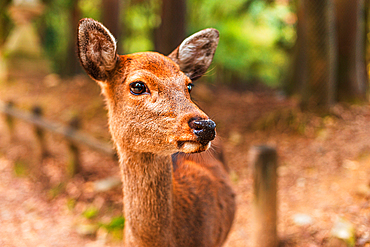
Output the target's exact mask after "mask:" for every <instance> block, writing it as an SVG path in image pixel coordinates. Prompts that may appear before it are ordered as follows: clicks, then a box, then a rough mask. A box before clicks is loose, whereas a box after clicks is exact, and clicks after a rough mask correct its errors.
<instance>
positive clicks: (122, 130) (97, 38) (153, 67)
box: [77, 18, 236, 247]
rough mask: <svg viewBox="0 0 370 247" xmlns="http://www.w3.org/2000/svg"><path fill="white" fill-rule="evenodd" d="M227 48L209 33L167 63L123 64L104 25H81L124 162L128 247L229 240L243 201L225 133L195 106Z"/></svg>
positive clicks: (141, 57) (88, 64)
mask: <svg viewBox="0 0 370 247" xmlns="http://www.w3.org/2000/svg"><path fill="white" fill-rule="evenodd" d="M218 40H219V32H218V31H217V30H216V29H213V28H208V29H204V30H202V31H199V32H197V33H195V34H193V35H191V36H190V37H188V38H186V39H185V40H184V41H183V42H182V43H181V44H180V45H179V46H178V47H177V48H176V49H175V50H174V51H173V52H172V53H171V54H169V55H168V56H165V55H162V54H160V53H157V52H139V53H133V54H128V55H118V54H117V45H116V40H115V38H114V37H113V35H112V34H111V33H110V31H109V30H108V29H107V28H106V27H105V26H104V25H103V24H101V23H100V22H98V21H95V20H93V19H90V18H84V19H81V20H80V22H79V24H78V30H77V53H78V57H79V59H80V62H81V65H82V67H83V68H84V70H85V71H86V73H87V74H88V75H89V76H90V77H91V78H92V79H93V80H95V81H96V82H97V83H98V84H99V85H100V87H101V91H102V94H103V96H104V98H105V101H106V106H107V109H108V125H109V131H110V133H111V136H112V140H113V143H114V145H115V147H116V151H117V154H118V157H119V165H120V174H121V177H122V190H123V212H124V217H125V227H124V244H125V246H135V247H136V246H137V247H156V246H158V247H159V246H161V247H167V246H168V247H186V246H188V247H196V246H199V247H218V246H222V244H223V243H224V242H225V240H226V237H227V235H228V233H229V231H230V228H231V226H232V222H233V219H234V215H235V208H236V206H235V204H236V203H235V193H234V192H233V189H232V186H231V182H230V179H229V175H228V166H227V165H226V163H225V162H224V159H223V154H222V148H221V146H220V141H219V140H218V138H215V136H216V124H215V122H214V121H212V120H211V119H210V118H209V117H208V116H207V115H206V114H205V113H204V112H203V111H202V110H200V108H199V107H198V106H197V105H196V104H195V103H194V102H193V101H192V99H191V96H190V92H191V90H192V88H193V86H194V84H193V82H194V81H195V80H196V79H198V78H199V77H201V76H202V75H203V74H204V73H205V72H206V71H207V69H208V67H209V66H210V64H211V62H212V60H213V56H214V53H215V50H216V47H217V45H218Z"/></svg>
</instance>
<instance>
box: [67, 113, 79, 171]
mask: <svg viewBox="0 0 370 247" xmlns="http://www.w3.org/2000/svg"><path fill="white" fill-rule="evenodd" d="M69 127H70V130H69V131H70V134H73V133H74V132H76V131H77V130H78V129H79V128H80V120H79V119H78V117H74V118H72V120H71V121H70V122H69ZM68 153H69V160H68V166H67V173H68V175H69V177H73V176H74V175H76V174H77V173H79V172H81V163H80V154H79V153H80V152H79V149H78V147H77V145H76V143H75V142H73V141H69V143H68Z"/></svg>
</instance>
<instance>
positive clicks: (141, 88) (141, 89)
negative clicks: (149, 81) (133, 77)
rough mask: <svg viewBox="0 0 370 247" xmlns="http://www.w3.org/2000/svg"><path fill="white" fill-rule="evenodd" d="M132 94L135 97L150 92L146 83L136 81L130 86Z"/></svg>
mask: <svg viewBox="0 0 370 247" xmlns="http://www.w3.org/2000/svg"><path fill="white" fill-rule="evenodd" d="M130 92H131V93H132V94H134V95H140V94H143V93H145V92H148V88H147V87H146V85H145V83H144V82H141V81H136V82H133V83H131V84H130Z"/></svg>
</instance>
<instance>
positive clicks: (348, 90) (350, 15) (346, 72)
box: [336, 0, 368, 102]
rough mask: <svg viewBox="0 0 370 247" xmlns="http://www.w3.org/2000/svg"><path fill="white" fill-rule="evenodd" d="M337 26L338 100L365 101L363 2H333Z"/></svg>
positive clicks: (339, 0) (342, 0)
mask: <svg viewBox="0 0 370 247" xmlns="http://www.w3.org/2000/svg"><path fill="white" fill-rule="evenodd" d="M336 7H337V23H338V52H339V54H338V72H339V73H338V100H340V101H350V102H353V101H358V100H360V101H362V100H366V91H367V88H368V82H367V76H366V64H365V55H364V54H365V43H364V35H365V30H366V29H365V26H364V18H365V16H364V13H365V2H364V0H336Z"/></svg>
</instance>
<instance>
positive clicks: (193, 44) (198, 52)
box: [168, 28, 219, 81]
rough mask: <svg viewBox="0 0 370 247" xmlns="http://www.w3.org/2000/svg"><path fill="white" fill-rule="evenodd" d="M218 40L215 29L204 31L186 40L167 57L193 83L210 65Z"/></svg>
mask: <svg viewBox="0 0 370 247" xmlns="http://www.w3.org/2000/svg"><path fill="white" fill-rule="evenodd" d="M218 38H219V33H218V31H217V30H216V29H214V28H208V29H204V30H202V31H199V32H197V33H195V34H193V35H191V36H190V37H188V38H186V39H185V40H184V41H183V42H182V43H181V44H180V45H179V46H178V47H177V48H176V49H175V50H174V51H173V52H172V53H171V54H170V55H168V57H169V58H171V59H172V60H173V61H174V62H176V63H177V64H178V65H179V66H180V69H181V71H182V72H184V73H185V74H186V75H187V76H188V77H189V78H190V79H191V80H193V81H194V80H196V79H198V78H199V77H201V76H202V75H203V74H204V73H205V72H206V71H207V69H208V67H209V66H210V65H211V63H212V60H213V56H214V54H215V51H216V48H217V45H218Z"/></svg>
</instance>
